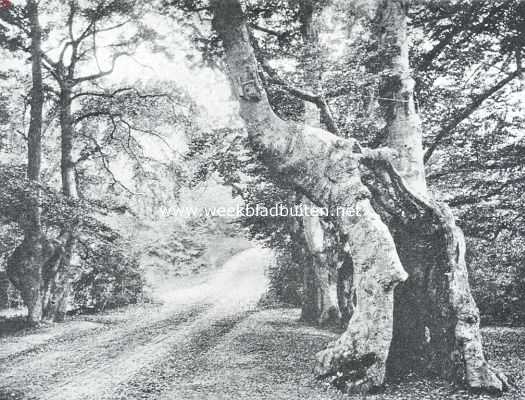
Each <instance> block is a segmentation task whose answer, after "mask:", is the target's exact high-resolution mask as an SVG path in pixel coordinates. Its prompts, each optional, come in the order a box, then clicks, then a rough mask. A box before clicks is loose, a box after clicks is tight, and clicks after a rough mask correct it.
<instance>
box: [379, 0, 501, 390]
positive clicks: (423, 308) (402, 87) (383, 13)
mask: <svg viewBox="0 0 525 400" xmlns="http://www.w3.org/2000/svg"><path fill="white" fill-rule="evenodd" d="M407 7H408V5H407V2H405V1H401V0H389V1H381V2H378V3H377V9H376V15H375V18H374V20H373V22H372V26H373V30H374V33H375V35H376V37H377V40H378V45H379V46H378V47H379V56H378V57H377V60H378V61H377V65H376V66H375V67H377V69H378V71H377V72H378V73H381V76H382V81H381V84H380V88H379V96H380V97H381V98H382V100H380V105H381V109H382V114H383V115H384V116H385V120H386V131H387V132H386V133H387V136H386V137H387V146H388V147H389V148H391V149H394V150H395V151H396V156H395V157H394V158H393V159H392V160H391V161H392V162H391V166H384V167H383V169H384V170H388V174H389V176H390V178H389V180H390V182H389V183H388V184H387V188H388V189H390V190H384V191H382V192H381V191H375V196H374V197H375V199H376V200H375V201H374V204H375V206H376V207H375V208H376V210H377V211H378V212H380V214H382V215H383V220H384V221H385V222H387V224H388V226H389V228H390V231H391V232H392V234H393V237H394V240H395V242H396V246H397V249H398V253H399V255H400V258H401V262H402V264H403V266H404V267H405V269H406V270H407V272H408V273H409V276H410V278H409V279H408V280H407V281H406V282H405V283H403V284H402V285H400V287H399V288H398V289H397V291H396V303H395V319H394V327H395V328H394V339H393V343H392V350H391V354H390V360H389V366H390V367H391V368H390V369H391V370H392V372H393V373H400V372H401V373H402V372H404V371H403V370H404V369H406V368H407V367H408V368H412V369H417V370H421V367H422V365H421V362H422V361H423V363H424V365H423V366H424V367H427V368H429V369H430V370H432V371H433V372H437V373H439V374H440V375H442V376H444V377H446V378H449V379H455V380H463V379H464V381H465V382H466V383H467V385H468V386H470V387H471V388H475V389H486V390H489V391H493V390H494V391H501V390H502V389H504V388H505V386H506V379H505V378H504V377H503V376H502V375H499V376H498V374H497V373H495V372H494V371H493V370H492V369H491V368H490V366H489V365H488V363H487V362H486V360H485V358H484V355H483V349H482V344H481V335H480V332H479V312H478V309H477V307H476V304H475V302H474V299H473V298H472V295H471V293H470V286H469V282H468V274H467V268H466V263H465V245H464V238H463V233H462V232H461V230H460V229H459V228H458V227H457V226H456V225H455V222H454V217H453V215H452V212H451V211H450V209H449V207H448V206H446V205H445V204H440V203H436V202H434V201H433V200H432V196H431V194H430V193H429V192H428V190H427V186H426V181H425V170H424V166H423V146H422V129H421V121H420V119H419V116H418V114H417V112H416V109H415V104H414V81H413V79H412V78H411V71H410V68H409V56H408V53H409V44H408V38H407V26H406V25H407V17H406V12H407ZM386 99H390V100H386ZM376 167H377V165H376ZM379 169H381V167H379ZM376 171H377V170H376ZM396 175H398V177H396ZM399 178H400V179H402V183H401V184H399V185H398V187H397V192H398V195H397V196H391V195H386V194H387V193H390V194H392V193H393V192H392V190H391V189H392V187H393V186H395V185H396V184H395V182H394V181H395V180H396V179H399ZM383 183H384V182H383ZM410 196H412V200H411V201H408V204H407V199H408V197H410ZM388 197H389V198H390V200H391V201H393V202H394V204H396V208H397V210H398V212H397V213H396V212H395V211H394V216H392V213H390V214H389V213H388V212H387V210H386V209H385V208H382V206H384V205H386V204H387V203H386V202H385V199H386V198H388ZM403 203H404V204H403ZM399 211H404V212H405V214H408V215H410V216H411V218H406V217H404V216H403V215H402V214H401V213H400V212H399ZM400 370H401V371H400Z"/></svg>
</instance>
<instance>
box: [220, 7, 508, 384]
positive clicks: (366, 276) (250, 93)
mask: <svg viewBox="0 0 525 400" xmlns="http://www.w3.org/2000/svg"><path fill="white" fill-rule="evenodd" d="M212 6H213V8H214V19H213V26H214V28H215V30H216V31H217V32H218V34H219V36H220V37H221V39H222V41H223V46H224V49H225V59H226V64H227V67H228V75H229V77H230V79H231V82H232V89H233V91H234V95H235V96H236V98H237V99H238V101H239V114H240V116H241V118H242V119H243V120H244V123H245V126H246V129H247V132H248V135H249V138H250V141H251V144H252V146H253V148H254V150H255V151H256V152H257V154H258V155H259V156H260V158H261V160H262V161H263V162H264V163H265V164H266V165H267V166H268V167H269V169H270V170H271V171H273V173H274V175H275V177H276V180H278V181H281V182H282V183H283V185H287V187H290V186H292V187H294V188H295V189H296V190H297V191H298V192H300V193H302V194H303V195H305V196H306V197H308V198H309V199H310V200H311V201H312V202H313V203H314V204H316V205H318V206H323V207H327V208H328V209H329V210H334V209H336V208H337V207H340V208H342V209H350V210H352V213H349V214H347V213H336V215H335V216H334V217H333V223H334V225H335V227H336V229H337V231H338V234H339V235H340V237H341V238H343V239H344V240H345V242H346V246H345V248H346V250H347V251H348V254H349V256H350V257H351V260H352V270H353V286H354V294H353V300H354V301H355V308H354V312H353V315H352V317H351V319H350V322H349V324H348V327H347V329H346V331H345V332H344V334H343V335H342V336H341V337H340V338H339V339H338V340H336V341H335V342H333V343H332V344H331V345H330V346H329V347H328V348H327V349H326V350H324V351H322V352H320V353H318V354H317V364H316V373H317V375H318V376H320V377H331V379H332V381H333V382H334V383H336V384H338V385H339V386H340V387H342V388H344V389H345V390H358V391H367V390H370V389H373V388H375V387H379V386H381V385H382V384H383V383H384V379H385V373H386V365H387V359H388V355H389V353H390V354H391V357H390V359H389V360H390V362H389V365H390V366H391V365H392V361H394V359H395V356H397V355H401V357H402V358H403V360H402V362H403V363H405V364H409V363H410V361H411V360H413V359H415V360H417V359H420V357H419V356H420V355H421V354H425V356H426V359H427V360H428V361H429V363H428V365H432V366H433V367H434V369H435V370H436V371H438V372H440V373H445V372H447V371H448V375H449V377H454V378H462V377H463V376H464V377H465V382H466V383H467V384H468V385H469V386H470V387H472V388H476V389H483V390H488V391H501V390H502V389H503V388H504V381H505V378H504V377H503V376H502V375H497V374H496V373H495V372H494V371H492V369H491V368H490V366H489V365H488V364H487V362H486V361H485V358H484V356H483V351H482V345H481V339H480V332H479V318H478V311H477V308H476V306H475V303H474V301H473V299H472V296H471V294H470V289H469V284H468V277H467V271H466V266H465V260H464V242H463V236H462V233H461V231H460V229H459V228H457V227H456V226H455V224H454V218H453V216H452V214H451V213H450V210H449V209H448V207H446V206H444V205H442V204H438V203H436V202H434V201H433V200H432V199H431V196H430V195H429V193H428V191H427V189H426V183H425V177H424V169H423V163H422V147H421V128H420V122H419V119H418V117H417V113H416V111H415V107H414V100H413V82H412V79H411V78H410V70H409V68H408V43H407V40H406V14H405V13H406V4H405V3H404V2H402V1H396V0H385V1H381V2H380V4H376V6H377V7H376V9H375V14H377V15H376V16H375V18H373V24H376V27H377V29H375V33H376V35H377V38H378V43H379V44H380V46H384V47H385V48H386V49H387V50H388V52H387V53H386V55H385V56H384V57H382V58H381V59H380V60H382V61H381V64H380V65H378V67H386V68H387V71H388V73H387V74H383V75H382V76H383V77H384V82H383V85H382V89H381V91H382V97H388V98H391V99H392V100H394V101H389V102H388V103H386V102H385V103H383V104H382V106H383V111H384V115H385V118H386V122H387V137H388V139H387V144H388V146H389V147H387V148H381V149H376V150H371V149H367V148H362V147H361V146H360V145H359V144H358V143H357V142H356V141H355V140H353V139H342V138H338V137H337V136H335V135H332V134H330V133H329V132H327V131H325V130H323V129H319V128H316V127H311V126H308V125H303V124H296V123H293V122H286V121H283V120H281V119H279V118H278V117H277V116H276V115H275V114H274V113H273V111H272V110H271V107H270V105H269V103H268V100H267V98H266V95H265V92H264V90H263V88H262V83H261V80H260V78H259V75H258V68H257V62H256V60H255V57H254V55H253V50H252V48H251V45H250V42H249V35H248V31H247V28H246V25H245V20H244V16H243V13H242V9H241V6H240V4H239V1H238V0H215V1H213V2H212ZM370 9H371V7H370V3H368V2H367V12H368V13H369V12H370ZM364 182H365V183H366V185H365V183H364ZM403 263H404V264H403ZM404 267H406V269H407V270H408V271H409V273H410V275H411V276H410V279H409V280H408V281H407V283H406V284H402V285H401V288H400V290H398V291H397V293H396V298H395V307H394V289H395V288H396V286H398V284H400V283H402V282H404V281H405V280H406V279H407V277H408V275H407V273H406V272H405V269H404ZM394 309H395V313H394ZM404 321H405V322H406V321H408V322H410V324H409V325H408V326H404V325H403V324H402V323H403V322H404ZM393 337H394V340H393V341H392V338H393ZM428 339H429V340H428ZM450 375H453V376H450Z"/></svg>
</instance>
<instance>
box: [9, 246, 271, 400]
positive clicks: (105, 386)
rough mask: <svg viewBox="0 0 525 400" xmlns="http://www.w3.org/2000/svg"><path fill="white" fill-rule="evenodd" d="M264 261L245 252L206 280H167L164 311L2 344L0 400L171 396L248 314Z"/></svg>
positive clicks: (81, 323)
mask: <svg viewBox="0 0 525 400" xmlns="http://www.w3.org/2000/svg"><path fill="white" fill-rule="evenodd" d="M269 256H270V255H269V253H268V252H267V251H264V250H260V249H249V250H245V251H243V252H241V253H239V254H237V255H235V256H234V257H232V258H231V259H230V260H229V261H228V262H227V263H226V264H225V265H224V266H223V268H222V269H221V270H219V271H218V272H216V273H214V274H210V275H208V276H207V277H206V278H205V279H203V278H199V279H194V280H193V281H192V282H187V281H179V282H168V283H165V284H164V285H163V286H162V287H159V288H157V289H158V293H159V297H160V298H161V299H162V300H163V302H164V304H163V305H162V306H158V307H153V306H150V307H146V308H137V309H133V310H127V311H123V312H121V313H115V314H110V315H108V316H102V317H95V318H92V319H90V320H76V321H70V322H67V323H65V324H63V325H61V326H56V327H47V328H43V329H40V330H37V331H35V332H33V333H31V334H29V335H27V334H26V335H21V336H18V337H16V336H15V337H9V338H7V339H3V340H2V341H0V399H1V400H4V399H9V400H14V399H17V400H18V399H54V400H60V399H68V400H72V399H97V400H99V399H135V398H141V399H144V398H147V399H154V398H175V399H176V398H177V397H172V396H171V395H169V393H173V392H174V391H175V390H176V385H177V382H178V381H179V380H180V379H183V378H184V376H187V375H188V374H192V373H193V372H195V370H196V369H197V368H198V367H199V365H198V363H199V360H200V359H201V357H202V355H203V354H205V353H206V352H207V351H208V350H209V349H211V348H212V347H214V346H215V345H217V344H218V343H220V342H221V340H222V339H223V338H224V336H225V335H226V334H227V333H228V332H230V331H231V330H232V328H233V327H235V326H236V325H237V324H238V323H240V322H241V321H243V320H244V319H246V317H247V316H248V315H249V314H250V312H251V311H252V310H253V309H254V307H255V305H256V303H257V301H258V299H259V298H260V296H261V295H262V294H263V293H264V291H265V290H266V285H267V281H266V278H265V276H264V267H265V265H266V264H267V262H268V259H269ZM165 396H168V397H165Z"/></svg>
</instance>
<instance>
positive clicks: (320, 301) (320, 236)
mask: <svg viewBox="0 0 525 400" xmlns="http://www.w3.org/2000/svg"><path fill="white" fill-rule="evenodd" d="M320 11H321V10H320V9H319V7H318V6H316V5H315V4H314V2H313V1H311V0H305V1H301V2H300V3H299V15H300V20H301V34H302V38H303V48H304V51H303V57H302V64H303V68H304V81H305V86H306V87H307V90H309V91H310V92H312V93H314V94H317V95H319V96H320V101H319V103H318V104H315V103H312V102H308V101H306V102H305V103H304V108H305V111H304V122H305V124H306V125H309V126H313V127H323V128H325V129H327V130H329V131H331V132H332V133H337V128H336V127H335V123H333V121H332V118H331V116H329V115H326V113H327V112H328V111H327V110H328V106H327V105H326V102H325V101H324V98H323V96H322V94H323V87H322V76H323V67H322V64H323V63H322V49H321V45H320V43H319V12H320ZM321 103H322V105H321ZM329 121H330V122H329ZM330 127H331V128H332V129H330ZM304 204H305V205H306V206H307V207H312V206H314V204H313V203H311V202H310V201H308V199H305V200H304ZM302 225H303V229H304V235H305V239H306V240H305V242H306V244H307V250H308V252H309V253H310V255H311V256H310V260H309V262H308V263H307V264H306V265H305V272H304V277H305V279H304V288H305V290H304V292H305V296H304V303H303V309H302V314H301V315H302V320H304V321H307V322H310V323H317V324H319V325H327V324H336V323H339V322H340V321H341V315H342V314H343V313H344V314H345V315H347V311H346V310H339V305H343V303H342V302H338V301H337V294H338V291H337V283H336V281H337V279H336V276H337V267H336V264H337V261H338V260H336V258H337V257H336V255H335V254H334V246H335V245H336V235H334V234H332V233H331V232H330V230H329V229H325V228H324V226H325V225H330V222H329V221H328V220H327V219H326V218H323V221H322V222H321V217H319V216H304V217H303V224H302Z"/></svg>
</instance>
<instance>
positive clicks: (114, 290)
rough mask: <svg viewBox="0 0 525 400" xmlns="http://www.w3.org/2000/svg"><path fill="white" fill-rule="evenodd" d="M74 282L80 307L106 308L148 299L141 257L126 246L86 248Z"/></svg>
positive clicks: (75, 293)
mask: <svg viewBox="0 0 525 400" xmlns="http://www.w3.org/2000/svg"><path fill="white" fill-rule="evenodd" d="M86 253H88V254H89V257H86V258H84V259H83V260H82V262H81V265H80V271H79V273H78V275H77V279H75V281H74V284H73V292H74V305H75V307H76V308H78V309H80V310H93V311H102V310H104V309H110V308H115V307H121V306H125V305H129V304H136V303H139V302H142V301H145V300H146V299H145V298H144V284H145V282H144V278H143V272H142V270H141V268H140V266H139V263H138V260H137V257H135V256H133V255H127V254H124V252H123V250H122V249H116V248H114V247H112V246H104V245H103V246H100V247H99V248H97V249H88V251H87V252H86V249H84V255H86Z"/></svg>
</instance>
